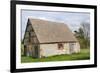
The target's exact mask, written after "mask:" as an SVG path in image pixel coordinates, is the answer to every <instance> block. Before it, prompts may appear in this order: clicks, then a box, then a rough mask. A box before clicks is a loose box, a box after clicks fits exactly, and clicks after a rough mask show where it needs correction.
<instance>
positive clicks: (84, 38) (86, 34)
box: [74, 23, 90, 48]
mask: <svg viewBox="0 0 100 73" xmlns="http://www.w3.org/2000/svg"><path fill="white" fill-rule="evenodd" d="M74 32H75V36H76V38H77V39H78V41H79V43H80V47H81V48H88V47H89V46H90V25H89V23H82V24H81V27H80V28H79V29H78V30H77V31H74Z"/></svg>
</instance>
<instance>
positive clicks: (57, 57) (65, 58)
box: [21, 49, 90, 63]
mask: <svg viewBox="0 0 100 73" xmlns="http://www.w3.org/2000/svg"><path fill="white" fill-rule="evenodd" d="M86 59H90V50H89V49H81V52H80V53H77V54H71V55H67V54H64V55H55V56H50V57H46V58H40V59H35V58H32V57H26V56H21V63H29V62H48V61H72V60H86Z"/></svg>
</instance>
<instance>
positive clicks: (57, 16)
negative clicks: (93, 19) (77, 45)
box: [21, 10, 90, 38]
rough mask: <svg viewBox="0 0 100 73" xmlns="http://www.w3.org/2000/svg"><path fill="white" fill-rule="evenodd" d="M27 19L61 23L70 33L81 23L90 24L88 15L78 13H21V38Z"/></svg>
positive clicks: (27, 11) (25, 11) (29, 11)
mask: <svg viewBox="0 0 100 73" xmlns="http://www.w3.org/2000/svg"><path fill="white" fill-rule="evenodd" d="M28 18H36V19H44V20H50V21H55V22H63V23H65V24H67V26H68V27H69V28H70V29H71V31H75V30H78V28H79V27H80V24H81V23H82V22H88V23H90V14H89V13H82V12H81V13H80V12H53V11H34V10H22V11H21V20H22V21H21V25H22V27H21V31H22V32H21V35H22V37H21V38H23V36H24V33H25V28H26V25H27V20H28Z"/></svg>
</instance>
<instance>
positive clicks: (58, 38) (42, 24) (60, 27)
mask: <svg viewBox="0 0 100 73" xmlns="http://www.w3.org/2000/svg"><path fill="white" fill-rule="evenodd" d="M29 21H30V23H31V24H32V27H33V29H34V31H35V33H36V35H37V38H38V40H39V42H40V43H51V42H75V41H77V39H76V38H75V37H74V35H73V33H72V32H71V31H70V29H69V28H68V26H67V25H65V24H64V23H57V22H51V21H46V20H41V19H29Z"/></svg>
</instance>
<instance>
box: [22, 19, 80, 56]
mask: <svg viewBox="0 0 100 73" xmlns="http://www.w3.org/2000/svg"><path fill="white" fill-rule="evenodd" d="M23 44H24V55H26V56H32V57H33V58H42V57H48V56H54V55H61V54H72V53H78V52H80V44H79V42H78V40H77V39H76V38H75V36H74V35H73V33H72V32H71V30H70V29H69V28H68V26H67V25H66V24H64V23H59V22H52V21H47V20H42V19H33V18H29V19H28V21H27V26H26V30H25V34H24V38H23Z"/></svg>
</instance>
